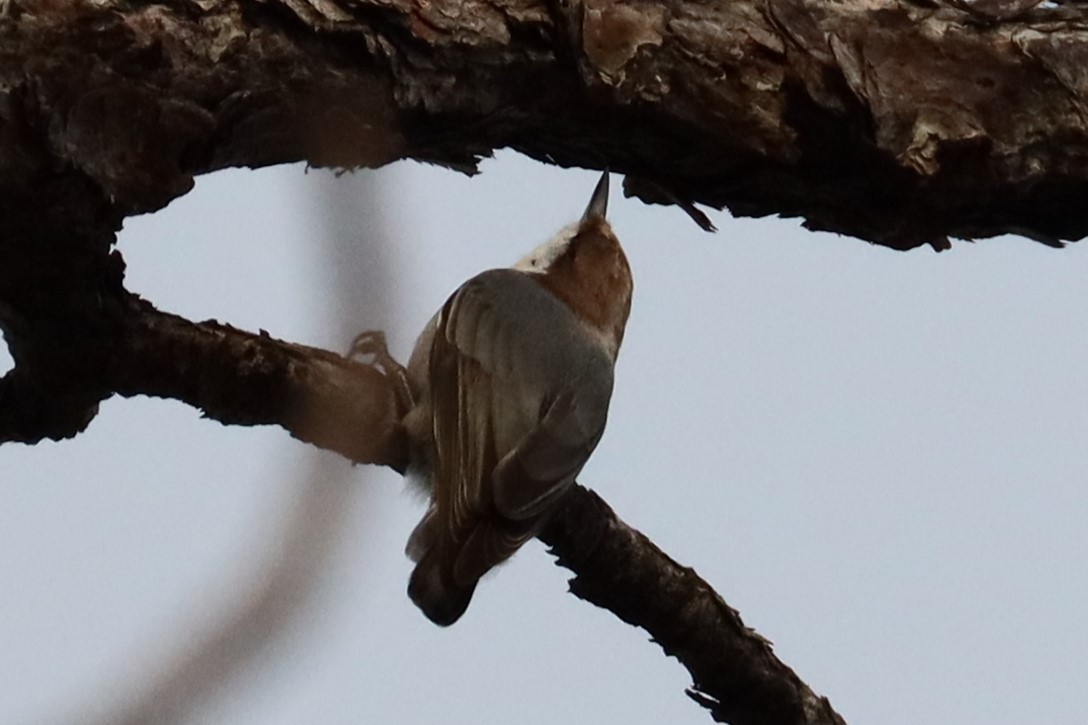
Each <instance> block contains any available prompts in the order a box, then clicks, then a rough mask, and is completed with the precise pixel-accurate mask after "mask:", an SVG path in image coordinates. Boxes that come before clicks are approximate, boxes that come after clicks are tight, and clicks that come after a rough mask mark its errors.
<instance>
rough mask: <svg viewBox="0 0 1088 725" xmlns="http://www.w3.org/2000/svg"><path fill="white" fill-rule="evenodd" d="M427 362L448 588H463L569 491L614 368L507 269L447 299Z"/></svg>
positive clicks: (550, 301) (560, 312) (559, 311)
mask: <svg viewBox="0 0 1088 725" xmlns="http://www.w3.org/2000/svg"><path fill="white" fill-rule="evenodd" d="M430 362H431V375H430V379H431V381H432V385H434V386H435V388H434V389H433V390H432V391H431V395H432V400H433V424H434V435H435V441H436V444H437V445H438V447H439V448H438V459H439V460H438V462H437V466H436V477H437V478H438V479H439V483H438V485H437V486H436V495H437V496H438V497H439V498H440V499H441V500H439V501H438V502H437V503H438V506H437V509H438V511H439V512H440V513H439V515H440V516H442V517H443V518H444V520H445V523H446V524H447V526H448V528H447V531H448V532H450V534H451V535H452V537H453V538H454V539H455V540H454V541H451V542H449V543H450V544H452V545H453V548H454V549H455V550H456V551H452V552H451V554H452V558H453V567H454V568H453V572H452V573H453V578H454V580H455V581H457V582H458V583H459V584H461V585H467V584H468V583H470V582H474V581H475V580H476V579H477V578H479V576H481V575H482V574H483V573H484V572H486V571H487V570H488V569H490V568H491V567H492V566H494V565H495V564H497V563H499V562H501V561H503V560H504V559H506V558H508V557H509V556H510V555H511V554H512V553H513V552H514V551H516V550H517V548H518V547H519V546H521V545H522V544H523V543H524V542H525V541H526V540H527V539H529V538H531V537H532V536H533V535H534V534H535V533H536V524H537V519H538V518H539V517H540V516H541V515H542V514H544V513H545V512H546V511H547V510H548V509H549V508H550V506H551V505H552V504H553V503H554V502H555V501H556V500H558V498H559V497H560V496H561V495H562V494H563V493H564V492H566V490H567V489H568V488H569V487H570V485H571V484H572V483H573V482H574V478H575V476H577V474H578V472H579V471H580V470H581V469H582V466H583V465H584V464H585V462H586V460H587V458H588V457H589V454H590V453H591V452H592V451H593V448H594V447H595V446H596V445H597V441H598V440H599V439H600V437H601V433H602V432H603V430H604V423H605V418H606V416H607V411H608V401H609V398H610V396H611V392H612V364H611V360H610V359H609V357H608V355H607V353H606V351H605V350H604V349H603V347H602V346H601V345H600V344H599V342H597V341H596V340H595V339H594V338H593V337H592V336H591V335H590V334H589V332H588V331H586V330H585V328H583V326H582V325H581V324H580V323H579V322H578V321H577V320H576V318H574V315H573V313H572V312H571V311H570V309H569V308H567V307H566V305H564V304H563V303H562V302H561V301H560V300H558V298H556V297H554V296H553V295H552V294H551V293H550V292H548V291H547V290H545V289H544V288H543V287H541V286H540V285H538V284H537V283H536V282H535V281H533V279H532V278H530V277H529V276H528V275H527V274H525V273H522V272H518V271H515V270H491V271H489V272H484V273H483V274H481V275H478V276H476V277H474V278H473V279H471V280H469V281H468V282H467V283H465V285H463V286H462V287H461V288H460V289H459V290H458V291H457V292H456V293H455V294H454V295H453V297H451V299H450V300H449V302H447V304H446V306H445V307H444V308H443V310H442V313H441V314H440V316H439V319H438V321H437V327H436V334H435V339H434V343H433V347H432V350H431V361H430ZM449 484H452V485H449ZM492 507H493V509H492ZM489 510H491V511H493V513H489ZM496 513H497V514H498V516H496Z"/></svg>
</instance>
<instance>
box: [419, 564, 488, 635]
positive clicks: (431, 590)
mask: <svg viewBox="0 0 1088 725" xmlns="http://www.w3.org/2000/svg"><path fill="white" fill-rule="evenodd" d="M448 569H449V567H444V566H443V565H442V557H441V556H440V547H432V548H431V549H430V550H428V551H427V552H426V553H424V554H423V556H422V557H421V558H420V559H419V562H418V563H417V564H416V568H415V570H413V571H412V577H411V579H409V580H408V596H409V597H410V598H411V599H412V601H413V602H415V605H416V606H417V607H419V608H420V609H421V610H422V611H423V613H424V614H425V615H427V619H429V620H431V621H432V622H434V623H435V624H437V625H439V626H442V627H448V626H449V625H451V624H453V623H454V622H456V621H457V620H458V619H460V618H461V615H462V614H464V613H465V610H466V609H468V603H469V602H471V601H472V594H473V592H475V591H476V581H478V580H474V581H473V582H472V583H471V584H469V585H468V586H465V587H462V586H458V585H457V583H456V582H454V581H453V578H452V577H451V576H449V575H448V574H447V573H446V572H447V571H448Z"/></svg>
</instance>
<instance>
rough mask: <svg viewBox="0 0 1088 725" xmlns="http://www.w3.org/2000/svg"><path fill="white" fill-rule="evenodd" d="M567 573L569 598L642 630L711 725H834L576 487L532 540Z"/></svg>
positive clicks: (761, 644)
mask: <svg viewBox="0 0 1088 725" xmlns="http://www.w3.org/2000/svg"><path fill="white" fill-rule="evenodd" d="M540 539H541V540H542V541H543V542H544V543H546V544H548V545H549V546H550V547H551V549H552V553H554V554H555V555H556V556H557V557H558V563H559V564H560V565H561V566H565V567H567V568H568V569H570V570H571V571H573V572H575V574H576V576H575V577H574V578H573V579H571V580H570V590H571V593H572V594H574V596H576V597H578V598H580V599H584V600H586V601H587V602H591V603H593V604H596V605H597V606H598V607H603V608H605V609H607V610H609V611H611V612H613V613H614V614H615V615H616V616H618V617H619V618H620V619H622V620H623V621H625V622H627V623H628V624H631V625H634V626H636V627H642V628H643V629H645V630H646V631H647V632H649V633H650V635H651V636H652V637H653V639H654V641H655V642H657V643H658V644H659V645H661V648H662V649H663V650H665V653H666V654H668V655H671V656H673V657H676V658H677V659H678V660H680V662H682V663H683V665H684V666H685V667H687V669H688V672H690V673H691V677H692V680H693V681H694V685H693V686H692V687H691V688H690V689H689V690H688V695H689V696H690V697H691V698H692V699H693V700H695V701H696V702H698V703H699V704H700V705H703V706H704V707H706V708H707V709H708V710H710V713H711V715H712V716H713V717H714V719H715V720H716V721H717V722H727V723H733V724H734V725H799V724H800V723H807V724H809V725H816V723H819V724H820V725H842V723H843V720H842V718H841V717H839V715H838V714H837V713H836V712H835V711H834V710H833V709H832V708H831V703H830V702H828V700H827V698H825V697H820V696H818V695H816V693H814V692H813V691H812V690H811V689H810V688H809V687H808V685H806V684H805V683H804V682H802V681H801V678H800V677H798V676H797V674H796V673H795V672H794V671H793V670H791V669H790V668H789V667H787V666H786V665H784V664H783V663H782V662H781V661H780V660H779V659H778V658H777V657H775V656H774V652H773V651H772V650H771V643H770V642H768V641H767V640H766V639H764V638H763V637H761V636H760V635H759V634H758V633H756V632H755V631H754V630H751V629H749V628H748V627H746V626H744V622H742V621H741V618H740V614H738V613H737V611H736V610H735V609H733V608H732V607H730V606H729V605H728V604H726V603H725V601H724V600H723V599H722V598H721V597H720V596H719V595H718V593H717V592H715V591H714V590H713V589H712V588H711V586H710V585H709V584H707V583H706V582H705V581H703V580H702V579H701V578H700V577H699V575H698V574H696V573H695V572H694V571H693V570H692V569H689V568H688V567H684V566H680V565H679V564H677V563H676V562H675V561H673V560H672V559H670V558H669V557H668V556H667V555H666V554H665V553H664V552H663V551H661V549H659V548H657V547H656V546H655V545H654V543H653V542H652V541H650V540H649V539H648V538H646V537H645V536H644V535H643V534H641V533H640V532H638V531H636V530H635V529H633V528H631V527H630V526H628V525H627V524H625V523H624V522H623V521H620V520H619V518H617V517H616V514H615V512H614V511H612V509H611V508H610V507H609V506H608V504H606V503H605V502H604V501H602V500H601V498H600V497H599V496H597V494H595V493H593V492H592V491H587V490H586V489H584V488H582V487H581V486H575V488H574V489H573V490H572V491H571V492H570V494H568V497H567V501H566V502H565V503H564V504H563V505H562V508H561V509H560V510H559V511H558V512H557V513H556V515H555V517H554V518H553V519H552V520H551V521H550V522H549V524H548V526H547V528H546V529H545V530H544V532H543V533H542V534H541V535H540Z"/></svg>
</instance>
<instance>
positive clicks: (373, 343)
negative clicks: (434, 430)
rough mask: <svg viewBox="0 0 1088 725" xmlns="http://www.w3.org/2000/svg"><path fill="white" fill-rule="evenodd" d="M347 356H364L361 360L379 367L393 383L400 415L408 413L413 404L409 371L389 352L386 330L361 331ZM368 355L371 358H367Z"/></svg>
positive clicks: (354, 358)
mask: <svg viewBox="0 0 1088 725" xmlns="http://www.w3.org/2000/svg"><path fill="white" fill-rule="evenodd" d="M347 357H348V359H349V360H356V359H360V358H363V359H362V360H361V362H364V363H366V364H368V365H370V366H372V367H374V368H377V369H378V371H379V372H381V374H382V375H384V376H385V377H386V379H387V380H389V382H390V383H391V384H392V385H393V394H394V395H395V396H396V399H397V409H398V411H399V412H400V416H401V417H402V418H403V417H404V416H405V415H407V413H408V411H409V410H411V409H412V405H413V401H412V388H411V386H410V385H409V384H408V371H407V370H405V369H404V366H403V365H401V364H400V363H399V362H397V361H396V360H394V359H393V356H392V355H390V354H389V348H388V347H387V346H386V344H385V333H384V332H382V331H381V330H367V331H366V332H360V333H359V334H358V335H356V336H355V339H354V340H352V341H351V347H350V348H348V354H347ZM368 357H369V358H370V360H366V359H365V358H368Z"/></svg>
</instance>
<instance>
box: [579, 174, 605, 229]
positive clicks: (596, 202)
mask: <svg viewBox="0 0 1088 725" xmlns="http://www.w3.org/2000/svg"><path fill="white" fill-rule="evenodd" d="M607 213H608V170H607V169H606V170H605V171H604V173H602V174H601V180H600V181H598V182H597V188H595V189H594V190H593V196H592V197H590V199H589V206H587V207H586V213H585V214H583V215H582V221H584V222H586V221H589V220H590V219H602V220H603V219H604V218H605V215H606V214H607Z"/></svg>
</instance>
